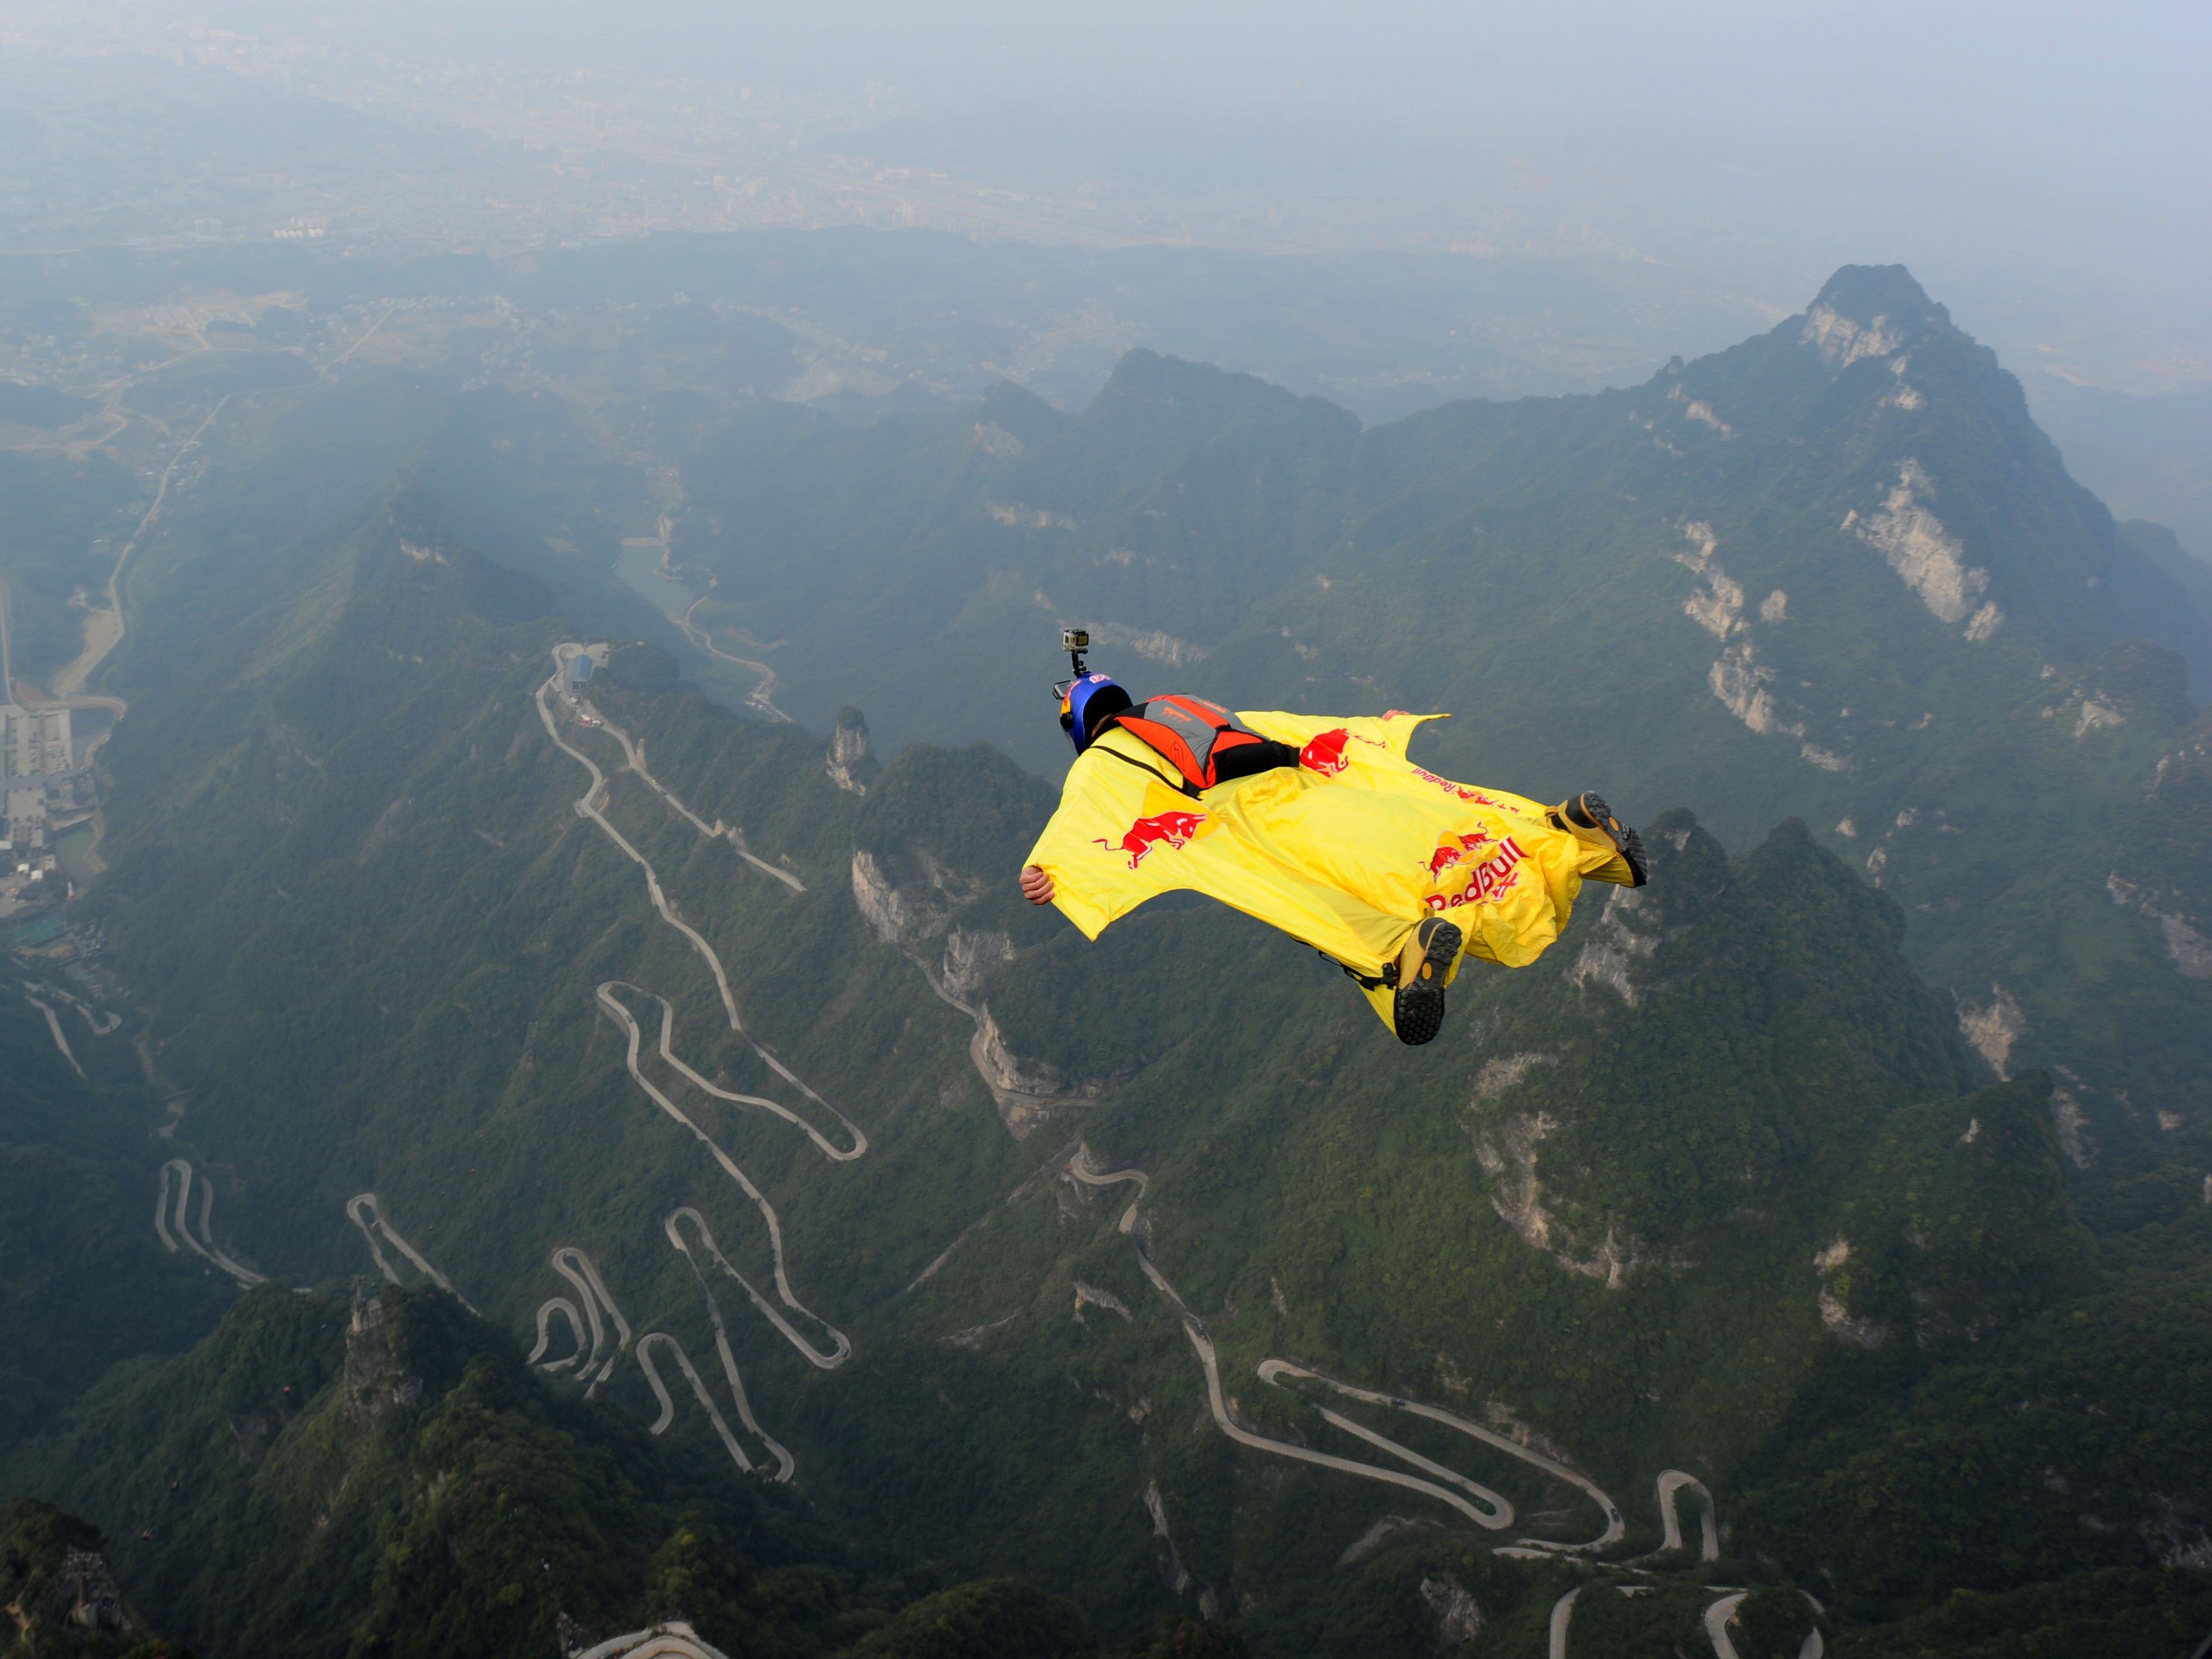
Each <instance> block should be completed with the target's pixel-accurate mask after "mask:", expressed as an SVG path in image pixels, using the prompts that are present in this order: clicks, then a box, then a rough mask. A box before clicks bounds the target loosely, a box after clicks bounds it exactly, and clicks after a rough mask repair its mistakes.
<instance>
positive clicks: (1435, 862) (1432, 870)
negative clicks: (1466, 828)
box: [1429, 829, 1497, 882]
mask: <svg viewBox="0 0 2212 1659" xmlns="http://www.w3.org/2000/svg"><path fill="white" fill-rule="evenodd" d="M1496 844H1497V843H1496V842H1495V841H1494V839H1493V838H1492V837H1491V836H1486V835H1484V834H1483V833H1482V832H1481V831H1480V829H1478V830H1476V831H1475V832H1474V834H1473V835H1471V836H1445V837H1444V838H1443V840H1442V841H1440V842H1437V850H1436V851H1435V852H1433V853H1431V854H1429V879H1430V880H1431V881H1432V882H1433V881H1436V880H1437V879H1438V878H1441V877H1442V876H1443V873H1444V872H1445V871H1447V870H1456V869H1457V868H1458V867H1459V866H1461V865H1462V864H1464V863H1466V862H1467V861H1468V860H1469V859H1471V858H1473V857H1474V855H1475V854H1478V853H1480V851H1481V850H1482V849H1483V848H1486V847H1491V846H1495V845H1496Z"/></svg>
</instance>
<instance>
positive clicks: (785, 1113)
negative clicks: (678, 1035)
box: [599, 979, 868, 1164]
mask: <svg viewBox="0 0 2212 1659" xmlns="http://www.w3.org/2000/svg"><path fill="white" fill-rule="evenodd" d="M617 989H619V990H625V991H635V992H636V993H637V994H639V995H640V996H649V997H652V998H653V1000H654V1001H655V1002H657V1003H659V1005H660V1057H661V1059H663V1060H666V1061H667V1062H668V1064H669V1066H671V1067H672V1068H673V1069H674V1070H675V1071H676V1072H677V1073H678V1074H679V1075H681V1076H682V1077H683V1078H684V1079H685V1080H686V1081H687V1082H689V1083H690V1084H691V1085H693V1086H694V1087H696V1088H697V1089H699V1090H701V1091H703V1092H705V1093H707V1094H709V1095H712V1096H713V1097H714V1098H715V1099H717V1100H726V1101H728V1102H729V1103H731V1104H732V1105H733V1106H757V1107H758V1108H759V1109H761V1110H763V1111H764V1112H767V1113H769V1114H771V1115H774V1116H776V1117H780V1118H781V1119H782V1120H783V1121H785V1122H786V1123H788V1124H790V1125H791V1126H792V1127H793V1128H795V1129H798V1130H799V1131H800V1132H801V1133H804V1134H805V1136H806V1138H807V1139H809V1140H811V1141H812V1142H813V1143H814V1144H815V1146H817V1147H818V1148H820V1149H821V1152H822V1155H823V1157H824V1158H830V1159H833V1160H834V1161H836V1163H839V1164H848V1163H850V1162H851V1161H852V1160H853V1159H854V1158H858V1157H860V1155H861V1154H862V1153H863V1152H866V1151H867V1150H868V1137H867V1134H866V1132H865V1131H863V1130H862V1129H861V1127H860V1125H859V1124H857V1123H855V1122H854V1121H853V1120H852V1119H850V1118H849V1117H847V1116H846V1115H844V1113H842V1112H841V1111H839V1110H838V1109H836V1107H835V1106H832V1105H830V1104H829V1102H828V1101H826V1100H823V1098H822V1097H821V1096H819V1095H817V1094H816V1093H815V1092H814V1091H812V1090H811V1089H807V1088H806V1085H805V1084H803V1083H799V1088H800V1089H801V1090H804V1091H805V1093H806V1096H807V1097H808V1098H809V1099H810V1100H812V1101H814V1102H816V1103H817V1104H818V1105H820V1106H821V1107H822V1108H823V1109H824V1110H825V1111H827V1112H829V1115H831V1116H833V1117H835V1118H836V1120H837V1121H838V1122H839V1123H841V1124H842V1125H843V1126H844V1128H845V1132H846V1133H847V1134H848V1135H850V1136H851V1137H852V1145H851V1146H834V1145H832V1144H831V1143H830V1141H829V1139H827V1138H826V1137H825V1136H824V1135H823V1133H822V1132H821V1131H820V1130H818V1129H817V1128H816V1127H814V1126H813V1125H812V1124H811V1123H809V1122H808V1121H806V1120H805V1118H803V1117H801V1116H799V1114H798V1113H796V1112H794V1111H793V1110H792V1109H790V1108H789V1107H787V1106H785V1105H783V1104H781V1103H780V1102H777V1101H773V1100H769V1099H768V1098H766V1097H764V1096H761V1095H747V1094H737V1093H733V1092H732V1091H730V1090H727V1089H725V1088H723V1087H722V1086H721V1085H720V1084H716V1083H710V1082H708V1080H707V1079H705V1078H703V1077H702V1076H701V1075H700V1074H699V1073H697V1072H696V1071H694V1070H693V1069H692V1068H691V1067H690V1066H688V1065H686V1064H685V1063H684V1060H682V1059H681V1058H680V1057H679V1056H678V1054H677V1053H676V1051H675V1049H674V1048H672V1047H671V1040H672V1038H673V1036H674V1031H675V1022H676V1010H675V1009H674V1008H673V1007H672V1006H670V1004H669V1000H668V999H667V998H666V997H664V996H661V995H659V994H657V993H654V992H652V991H648V990H647V989H646V988H645V987H643V986H641V985H633V984H631V983H630V982H629V981H627V980H618V979H611V980H608V981H605V983H603V984H602V985H601V986H600V987H599V1000H600V1002H601V1004H602V1005H605V1006H612V1007H615V1008H620V1007H621V1006H622V1005H621V1004H620V1003H619V1002H615V1001H614V1000H613V999H612V998H611V997H610V995H609V992H610V991H612V990H617ZM627 1012H629V1011H628V1010H626V1009H624V1010H623V1013H624V1014H627ZM754 1052H755V1053H756V1054H760V1056H761V1058H762V1059H763V1060H768V1061H769V1064H770V1065H771V1066H774V1065H775V1060H773V1059H772V1058H771V1057H770V1056H769V1054H766V1053H765V1052H763V1050H762V1049H760V1048H759V1047H758V1046H757V1045H755V1047H754ZM634 1069H635V1068H633V1070H634ZM777 1070H778V1074H779V1075H781V1076H783V1077H786V1078H788V1079H790V1080H791V1081H792V1082H793V1083H798V1079H796V1078H791V1077H790V1073H787V1072H784V1071H782V1070H781V1067H778V1068H777ZM640 1080H641V1081H642V1079H640ZM686 1121H689V1120H688V1119H687V1120H686Z"/></svg>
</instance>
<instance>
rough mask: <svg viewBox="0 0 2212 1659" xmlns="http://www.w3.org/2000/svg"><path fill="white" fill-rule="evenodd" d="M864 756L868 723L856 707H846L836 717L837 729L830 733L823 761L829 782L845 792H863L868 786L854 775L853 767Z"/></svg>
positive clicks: (865, 757) (866, 751)
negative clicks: (827, 753) (827, 757)
mask: <svg viewBox="0 0 2212 1659" xmlns="http://www.w3.org/2000/svg"><path fill="white" fill-rule="evenodd" d="M867 758H868V723H867V722H866V720H862V719H861V718H860V711H859V710H858V709H854V708H848V709H846V710H844V711H843V712H842V713H841V714H839V715H838V716H837V729H836V731H835V732H831V733H830V734H829V759H828V761H827V763H826V765H827V768H828V770H829V781H830V782H832V783H834V784H836V786H837V787H839V788H840V789H842V790H844V791H845V792H846V793H848V794H854V795H865V794H866V793H868V786H867V785H866V784H865V783H863V782H862V781H860V779H859V778H858V777H856V776H854V768H855V767H857V766H859V765H860V763H861V762H862V761H864V760H866V759H867Z"/></svg>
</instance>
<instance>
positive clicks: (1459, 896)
mask: <svg viewBox="0 0 2212 1659" xmlns="http://www.w3.org/2000/svg"><path fill="white" fill-rule="evenodd" d="M1443 851H1444V849H1443V848H1438V849H1437V852H1438V854H1439V855H1441V854H1442V853H1443ZM1527 857H1528V854H1527V853H1525V852H1523V851H1522V848H1521V843H1520V842H1516V841H1515V840H1514V839H1513V837H1512V836H1507V837H1506V838H1505V839H1504V841H1502V842H1499V843H1498V850H1497V851H1496V852H1495V853H1493V854H1491V855H1490V856H1489V857H1488V858H1486V859H1485V860H1483V861H1482V862H1481V863H1480V864H1478V865H1476V866H1474V872H1473V873H1472V874H1471V875H1469V876H1468V878H1467V885H1466V886H1465V887H1463V888H1462V889H1461V890H1459V891H1458V892H1456V893H1454V894H1452V895H1451V896H1449V898H1447V897H1446V896H1444V895H1443V894H1442V893H1436V894H1432V895H1431V896H1430V898H1429V908H1431V910H1451V909H1456V908H1458V907H1459V906H1461V905H1462V904H1484V903H1487V902H1489V901H1491V900H1492V899H1494V898H1498V897H1500V896H1503V895H1504V894H1506V893H1509V892H1510V891H1512V890H1513V888H1514V886H1515V885H1516V884H1517V883H1518V882H1519V880H1520V872H1519V871H1518V870H1516V869H1515V867H1514V866H1516V865H1517V864H1519V863H1520V862H1521V860H1523V859H1525V858H1527ZM1446 867H1447V868H1448V867H1449V866H1446Z"/></svg>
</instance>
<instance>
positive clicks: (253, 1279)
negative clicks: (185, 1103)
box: [154, 1158, 269, 1290]
mask: <svg viewBox="0 0 2212 1659" xmlns="http://www.w3.org/2000/svg"><path fill="white" fill-rule="evenodd" d="M172 1182H174V1184H175V1186H176V1189H177V1199H176V1211H175V1219H176V1229H177V1231H176V1232H175V1233H174V1234H172V1233H171V1232H170V1231H169V1220H168V1218H167V1213H166V1212H167V1211H168V1209H169V1188H170V1185H171V1183H172ZM191 1201H192V1166H191V1164H189V1163H187V1162H185V1159H183V1158H171V1159H170V1160H169V1161H168V1162H167V1164H163V1165H162V1166H161V1192H160V1194H158V1195H157V1196H156V1197H155V1200H154V1231H155V1234H156V1235H157V1236H158V1237H160V1239H161V1248H162V1249H165V1250H167V1251H168V1252H169V1253H170V1254H171V1255H176V1254H177V1251H178V1244H177V1241H178V1240H179V1239H180V1238H181V1239H182V1240H183V1241H184V1248H185V1249H188V1250H190V1251H191V1252H192V1254H193V1255H197V1256H199V1257H200V1258H202V1259H203V1260H204V1261H207V1262H208V1263H209V1264H210V1266H212V1267H216V1269H218V1270H219V1271H221V1272H222V1273H228V1274H229V1275H230V1277H231V1278H232V1279H235V1280H236V1281H237V1282H238V1286H239V1288H240V1290H252V1288H253V1287H254V1286H255V1285H265V1284H267V1283H268V1282H269V1280H268V1278H267V1276H266V1275H265V1274H262V1273H256V1272H254V1271H253V1269H252V1268H251V1267H247V1266H246V1265H245V1264H244V1263H243V1262H240V1261H233V1260H232V1259H231V1257H230V1256H229V1255H228V1254H227V1253H225V1251H224V1250H223V1249H222V1246H220V1245H218V1244H217V1243H216V1242H215V1234H214V1232H213V1231H212V1227H211V1224H212V1223H213V1221H214V1219H215V1183H214V1182H211V1181H209V1180H206V1179H205V1178H204V1177H203V1178H202V1179H201V1181H200V1232H199V1237H197V1238H195V1237H192V1226H191Z"/></svg>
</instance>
